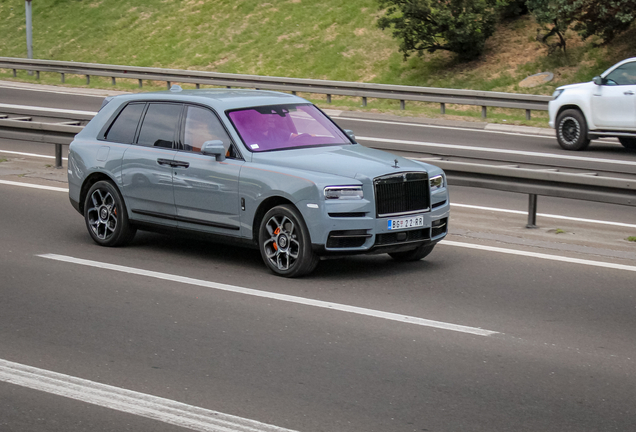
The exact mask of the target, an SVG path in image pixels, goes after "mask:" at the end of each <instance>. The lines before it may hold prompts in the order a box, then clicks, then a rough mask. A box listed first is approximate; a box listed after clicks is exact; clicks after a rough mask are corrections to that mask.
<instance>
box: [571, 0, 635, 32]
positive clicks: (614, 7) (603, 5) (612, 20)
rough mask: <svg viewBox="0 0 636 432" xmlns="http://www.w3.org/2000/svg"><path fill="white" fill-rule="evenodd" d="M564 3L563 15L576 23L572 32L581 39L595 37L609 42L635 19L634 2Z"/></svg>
mask: <svg viewBox="0 0 636 432" xmlns="http://www.w3.org/2000/svg"><path fill="white" fill-rule="evenodd" d="M564 3H565V4H564V5H563V15H566V16H568V17H569V18H570V19H571V20H572V21H576V24H575V25H574V30H576V31H578V32H579V34H580V35H581V37H583V39H587V38H588V37H590V36H592V35H597V36H600V37H601V38H602V39H603V41H604V42H609V41H611V40H612V39H614V37H615V36H616V35H617V34H618V33H620V32H623V31H625V30H627V29H628V28H629V26H630V25H631V23H632V22H634V19H636V0H604V1H598V0H569V1H565V2H564Z"/></svg>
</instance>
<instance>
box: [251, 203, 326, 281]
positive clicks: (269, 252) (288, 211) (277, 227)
mask: <svg viewBox="0 0 636 432" xmlns="http://www.w3.org/2000/svg"><path fill="white" fill-rule="evenodd" d="M258 245H259V249H260V251H261V256H262V257H263V261H264V262H265V265H267V267H269V269H270V270H271V271H272V272H274V273H275V274H277V275H278V276H284V277H299V276H304V275H306V274H309V273H311V272H312V271H313V270H314V269H315V268H316V266H317V265H318V262H319V260H320V259H319V257H318V256H317V255H316V254H315V253H314V251H313V250H312V249H311V239H310V238H309V230H308V229H307V226H306V225H305V222H304V220H303V218H302V216H301V215H300V214H299V213H298V210H296V208H294V207H293V206H291V205H286V204H285V205H279V206H276V207H274V208H272V209H271V210H269V211H268V212H267V213H266V214H265V217H264V218H263V221H262V222H261V226H260V228H259V231H258Z"/></svg>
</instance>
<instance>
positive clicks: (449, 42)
mask: <svg viewBox="0 0 636 432" xmlns="http://www.w3.org/2000/svg"><path fill="white" fill-rule="evenodd" d="M498 2H499V0H379V3H380V7H382V8H387V10H386V13H385V15H384V16H383V17H381V18H380V19H379V20H378V26H379V27H380V28H381V29H382V30H384V29H386V28H391V29H392V30H393V37H394V38H396V39H399V40H400V51H401V52H402V53H404V59H405V60H406V58H407V57H408V56H409V55H411V54H412V53H414V52H417V53H418V54H419V55H420V56H421V55H422V54H423V53H424V51H427V52H430V53H433V52H435V51H437V50H446V51H451V52H454V53H456V54H457V55H458V56H459V57H460V58H461V59H463V60H472V59H475V58H477V57H479V55H480V54H481V53H482V52H483V50H484V44H485V42H486V39H487V38H488V37H490V36H491V35H492V34H493V32H494V30H495V24H496V21H497V17H498V11H497V5H498Z"/></svg>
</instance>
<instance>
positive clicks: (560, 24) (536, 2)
mask: <svg viewBox="0 0 636 432" xmlns="http://www.w3.org/2000/svg"><path fill="white" fill-rule="evenodd" d="M569 1H571V0H526V4H527V5H528V10H529V11H530V13H532V15H534V18H535V20H536V21H537V22H538V23H539V24H551V25H552V28H551V29H550V30H549V31H548V32H547V33H546V34H541V33H540V29H537V40H538V41H539V42H542V43H544V44H546V45H547V46H548V50H549V52H551V51H553V50H554V49H556V48H561V49H562V50H563V51H564V52H565V36H564V33H565V30H567V28H568V27H569V25H570V23H571V19H572V18H571V16H569V15H568V14H566V13H565V10H564V6H565V5H566V3H567V2H569ZM554 35H557V36H558V38H559V41H558V42H556V43H552V42H551V41H550V37H552V36H554Z"/></svg>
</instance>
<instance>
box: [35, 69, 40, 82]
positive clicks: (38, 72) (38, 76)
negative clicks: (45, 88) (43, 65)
mask: <svg viewBox="0 0 636 432" xmlns="http://www.w3.org/2000/svg"><path fill="white" fill-rule="evenodd" d="M35 79H36V80H39V79H40V71H35Z"/></svg>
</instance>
